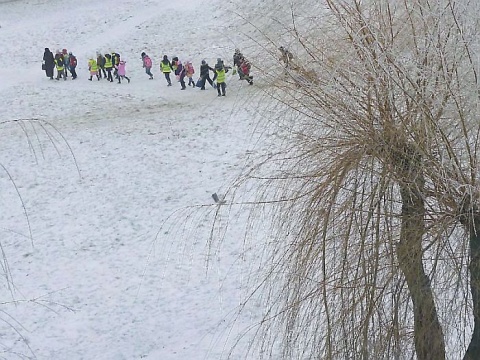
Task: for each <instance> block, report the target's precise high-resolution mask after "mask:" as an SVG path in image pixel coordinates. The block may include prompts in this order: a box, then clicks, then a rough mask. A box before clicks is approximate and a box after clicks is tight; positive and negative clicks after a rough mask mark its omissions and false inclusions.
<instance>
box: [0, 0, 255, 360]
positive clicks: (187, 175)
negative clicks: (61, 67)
mask: <svg viewBox="0 0 480 360" xmlns="http://www.w3.org/2000/svg"><path fill="white" fill-rule="evenodd" d="M215 9H216V7H215V4H214V3H212V2H202V0H176V1H169V2H167V1H165V0H147V1H137V0H115V1H110V0H104V1H94V0H81V1H65V0H52V1H47V0H31V1H0V44H1V51H0V64H1V69H0V99H1V102H0V119H1V121H0V134H1V136H2V141H1V142H0V169H1V172H0V182H1V190H2V191H1V193H0V203H1V209H2V210H3V211H1V212H0V231H1V237H0V244H1V251H2V256H3V260H2V268H1V271H0V274H2V281H1V286H2V287H1V292H0V358H4V359H26V358H28V359H30V358H31V359H42V360H43V359H49V360H56V359H61V360H63V359H73V360H75V359H88V360H93V359H96V360H100V359H108V360H110V359H112V360H113V359H115V360H121V359H127V360H130V359H149V360H152V359H160V360H169V359H181V360H196V359H224V358H228V357H229V356H230V358H231V359H255V358H258V357H257V356H255V354H254V353H250V354H248V355H245V353H246V349H247V347H248V344H249V336H250V333H249V332H248V329H250V327H251V326H254V324H255V323H256V322H257V321H259V319H260V315H261V306H260V304H258V303H257V304H256V306H253V307H250V308H246V309H244V311H242V312H239V310H240V308H241V304H243V302H244V300H245V296H246V295H247V294H248V293H249V291H250V289H251V287H250V285H251V281H252V279H251V277H252V268H253V269H254V268H255V265H252V263H255V261H256V256H258V255H257V254H259V251H258V250H259V249H257V250H255V247H256V246H259V247H260V249H261V244H258V245H254V244H249V243H248V242H246V241H245V236H244V233H245V223H246V221H247V215H248V208H244V207H240V208H238V209H237V208H232V209H231V212H232V216H231V217H230V220H228V223H229V227H228V229H226V230H225V229H224V228H222V224H223V225H226V223H227V219H224V218H223V216H224V215H221V216H220V217H219V218H218V221H219V224H220V232H219V233H217V232H216V231H214V232H215V234H214V235H215V237H218V238H220V237H222V238H223V241H222V242H218V241H217V242H214V243H213V248H212V249H209V248H208V243H209V242H208V241H209V237H210V233H211V230H212V224H213V219H214V214H215V211H216V210H217V206H218V205H216V204H214V202H213V200H212V198H211V194H212V193H214V192H218V193H219V194H223V193H225V192H227V189H228V187H229V186H230V184H231V183H232V181H233V180H234V179H235V177H236V176H238V174H240V172H241V171H242V170H243V169H244V167H245V166H246V165H245V164H246V158H247V157H248V155H249V154H251V153H252V151H254V150H252V149H254V146H255V145H254V136H252V132H253V128H254V125H255V120H254V119H253V118H252V117H251V116H250V115H249V114H248V110H247V109H245V106H243V105H242V104H243V102H244V99H246V98H248V96H251V94H252V92H253V90H252V88H253V87H249V86H248V84H247V83H246V82H242V81H238V80H237V78H236V77H234V76H233V75H231V74H230V75H229V76H228V80H227V83H228V87H227V96H226V97H217V95H216V91H215V90H214V89H212V88H209V87H208V86H207V90H206V91H200V89H198V88H197V89H194V88H191V87H187V89H186V90H185V91H181V90H180V85H179V83H177V82H176V81H175V80H174V81H173V82H174V86H172V87H167V86H166V81H165V79H164V78H163V76H161V74H160V73H159V69H158V65H159V61H160V60H161V57H162V56H163V54H167V55H168V56H169V57H170V58H171V57H172V56H174V55H177V56H179V58H180V60H183V61H185V60H187V59H190V60H192V61H193V63H194V66H195V69H196V71H197V74H196V75H195V79H196V78H197V75H198V70H199V65H200V62H201V60H202V59H206V60H207V61H208V62H209V63H210V65H211V66H213V65H214V63H215V60H216V58H217V57H222V58H224V59H225V61H226V62H227V63H231V56H232V54H233V50H234V48H235V47H238V46H241V43H239V42H237V40H238V39H237V38H236V36H237V34H235V33H228V31H230V30H228V29H229V28H228V27H226V26H225V24H224V22H223V21H225V19H224V18H223V17H222V15H221V13H219V12H218V11H216V10H215ZM45 47H49V48H50V50H52V51H53V52H55V50H57V49H62V48H67V49H68V50H69V51H72V52H73V53H74V54H75V55H76V56H77V59H78V63H79V65H78V67H77V73H78V79H76V80H75V81H73V80H71V78H69V79H68V81H63V80H60V81H56V80H53V81H52V80H49V79H48V78H47V77H46V76H45V73H44V72H43V71H42V70H41V60H42V56H43V51H44V48H45ZM97 51H100V52H102V53H107V52H111V51H116V52H118V53H120V55H121V56H122V58H123V59H125V60H126V61H127V76H129V77H130V78H131V79H132V81H131V83H129V84H128V83H127V82H126V81H124V82H123V83H122V84H117V83H116V82H114V83H109V82H107V81H105V80H101V81H95V80H94V81H91V82H90V81H87V77H88V70H87V60H88V57H89V56H94V55H95V53H96V52H97ZM142 51H145V52H146V53H147V54H149V55H150V56H151V57H152V59H153V62H154V67H153V73H154V75H155V79H154V80H148V76H147V75H146V74H145V72H144V69H143V68H142V63H141V59H140V54H141V52H142ZM255 151H257V150H255ZM229 200H231V199H229V198H228V192H227V197H226V201H227V205H222V206H228V202H229ZM222 231H225V232H224V233H222ZM222 234H223V235H222ZM207 260H208V262H207ZM207 264H208V271H207ZM245 332H246V333H247V334H246V335H244V333H245ZM235 345H236V347H235V348H234V349H233V352H230V350H231V349H232V347H234V346H235Z"/></svg>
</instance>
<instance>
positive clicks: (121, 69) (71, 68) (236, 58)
mask: <svg viewBox="0 0 480 360" xmlns="http://www.w3.org/2000/svg"><path fill="white" fill-rule="evenodd" d="M141 59H142V62H143V67H144V69H145V73H146V74H147V75H148V76H149V79H150V80H152V79H153V73H152V67H153V61H152V59H151V58H150V56H148V55H147V54H146V53H145V52H142V54H141ZM76 67H77V58H76V57H75V56H74V55H73V54H72V52H67V49H63V50H62V52H60V51H59V50H57V52H56V54H55V56H54V55H53V53H52V52H51V51H50V50H49V49H48V48H45V53H44V55H43V63H42V69H43V70H45V73H46V75H47V77H49V78H50V79H51V80H53V78H54V77H53V76H54V75H53V70H54V68H56V70H57V77H56V80H60V78H62V77H63V79H64V80H67V76H68V72H70V74H71V76H72V80H75V79H76V78H77V73H76ZM250 68H251V66H250V63H249V62H248V60H246V59H245V57H244V56H243V55H242V53H241V52H240V50H239V49H235V54H234V55H233V74H234V75H235V73H237V72H238V75H239V79H240V80H246V81H247V82H248V83H249V84H250V85H252V84H253V77H252V76H251V75H250ZM230 69H232V67H230V66H226V65H225V64H224V62H223V60H222V59H220V58H218V59H217V63H216V64H215V66H214V67H213V68H212V67H210V66H209V65H208V63H207V62H206V61H205V60H202V62H201V65H200V75H199V78H198V80H197V81H196V82H195V81H194V80H193V75H194V74H195V69H194V67H193V64H192V62H191V61H189V60H188V61H185V63H182V61H180V60H179V58H178V57H177V56H174V57H173V58H172V60H171V61H170V60H169V58H168V56H167V55H164V56H163V58H162V60H161V61H160V71H161V72H162V73H163V75H164V77H165V80H166V81H167V86H172V79H171V78H170V74H172V73H173V74H174V75H175V78H176V80H177V81H178V82H180V86H181V90H185V89H186V85H187V84H186V80H185V78H187V80H188V86H192V87H199V88H200V89H201V90H205V84H206V83H207V82H208V83H209V84H210V85H211V86H212V87H213V88H215V89H217V93H218V96H226V82H225V80H226V73H228V71H229V70H230ZM88 70H89V73H90V77H89V78H88V80H90V81H92V79H93V77H96V78H97V80H98V81H99V80H100V79H102V75H103V78H105V79H107V81H110V82H113V81H114V78H115V79H116V80H117V82H118V83H119V84H120V83H121V81H122V80H124V79H126V80H127V81H128V82H129V83H130V78H129V77H127V76H126V62H125V61H124V60H122V59H121V58H120V55H119V54H118V53H116V52H115V51H112V53H108V54H104V55H102V54H101V53H98V52H97V54H96V58H95V57H93V56H92V57H91V58H90V59H89V60H88ZM210 71H212V72H213V74H214V76H213V79H211V78H210Z"/></svg>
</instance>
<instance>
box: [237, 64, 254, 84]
mask: <svg viewBox="0 0 480 360" xmlns="http://www.w3.org/2000/svg"><path fill="white" fill-rule="evenodd" d="M251 67H252V66H251V65H250V62H249V61H248V60H247V59H245V58H243V59H242V60H241V62H240V67H239V69H240V71H239V73H241V76H240V79H241V80H246V81H247V82H248V84H249V85H253V76H251V75H250V68H251Z"/></svg>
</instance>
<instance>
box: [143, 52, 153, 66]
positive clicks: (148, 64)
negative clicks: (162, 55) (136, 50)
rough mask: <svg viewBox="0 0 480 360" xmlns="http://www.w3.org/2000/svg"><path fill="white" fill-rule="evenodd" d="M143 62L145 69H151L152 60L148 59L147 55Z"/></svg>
mask: <svg viewBox="0 0 480 360" xmlns="http://www.w3.org/2000/svg"><path fill="white" fill-rule="evenodd" d="M144 60H145V67H152V59H150V58H149V57H148V55H147V56H145V59H144Z"/></svg>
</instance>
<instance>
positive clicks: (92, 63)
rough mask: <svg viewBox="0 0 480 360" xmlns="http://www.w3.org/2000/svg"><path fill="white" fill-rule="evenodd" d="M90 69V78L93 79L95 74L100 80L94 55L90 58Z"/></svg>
mask: <svg viewBox="0 0 480 360" xmlns="http://www.w3.org/2000/svg"><path fill="white" fill-rule="evenodd" d="M88 70H89V71H90V78H89V79H88V80H90V81H92V78H93V76H94V75H95V76H96V77H97V80H99V81H100V76H98V65H97V60H96V59H95V57H93V56H92V57H91V58H90V60H88Z"/></svg>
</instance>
